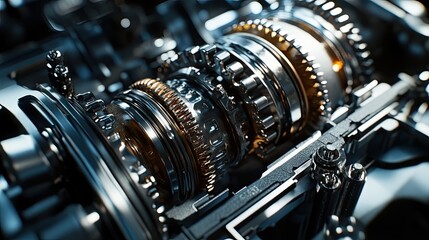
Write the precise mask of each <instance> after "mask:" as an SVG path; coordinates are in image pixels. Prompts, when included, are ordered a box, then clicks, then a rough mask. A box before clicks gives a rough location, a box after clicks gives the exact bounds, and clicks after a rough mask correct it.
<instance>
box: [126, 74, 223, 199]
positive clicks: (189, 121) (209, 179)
mask: <svg viewBox="0 0 429 240" xmlns="http://www.w3.org/2000/svg"><path fill="white" fill-rule="evenodd" d="M131 88H134V89H138V90H140V91H143V92H146V93H147V94H149V95H150V96H152V97H154V98H155V99H156V100H158V101H159V102H160V103H161V104H162V105H163V107H164V108H166V109H167V110H168V111H169V112H170V113H171V114H172V116H173V118H174V119H175V121H176V123H177V124H178V125H179V127H180V129H181V130H182V131H183V133H184V134H185V136H186V139H187V140H188V142H189V143H190V144H191V146H192V149H193V153H194V157H195V159H196V163H197V167H198V169H199V170H200V171H199V174H200V181H202V183H203V185H204V186H205V188H206V190H207V191H208V192H210V191H212V190H213V189H214V182H215V178H216V172H215V167H214V164H213V163H212V162H211V158H210V155H209V153H208V146H207V144H206V143H205V142H204V139H203V136H202V134H201V130H200V126H199V124H198V123H197V121H196V120H195V118H194V116H192V113H191V112H190V111H189V110H188V107H187V106H186V104H185V103H184V102H183V100H182V99H181V98H180V96H179V95H178V94H177V93H176V92H175V91H174V90H172V89H171V88H170V87H168V85H166V84H164V83H162V82H160V81H158V80H155V79H143V80H140V81H137V82H135V83H134V84H132V85H131Z"/></svg>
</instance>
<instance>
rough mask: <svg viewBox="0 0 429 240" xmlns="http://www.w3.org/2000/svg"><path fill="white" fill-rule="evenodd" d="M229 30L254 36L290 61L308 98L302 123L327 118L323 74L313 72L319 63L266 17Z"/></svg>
mask: <svg viewBox="0 0 429 240" xmlns="http://www.w3.org/2000/svg"><path fill="white" fill-rule="evenodd" d="M232 32H244V33H251V34H254V35H257V36H259V37H261V38H263V39H265V40H266V41H268V42H270V43H271V44H273V45H274V46H275V47H276V48H277V49H279V50H280V51H281V52H282V53H283V54H284V55H285V56H286V57H287V58H288V59H289V60H290V61H291V63H292V65H293V67H294V69H295V70H296V71H297V73H298V75H299V78H300V79H301V83H302V85H303V87H304V89H305V94H306V96H307V101H308V110H307V111H308V112H307V113H308V114H307V115H308V119H305V122H309V123H310V124H312V125H314V126H319V125H320V124H323V123H325V122H326V121H327V119H328V118H329V116H330V114H331V112H332V109H331V106H330V100H329V95H328V89H327V88H326V81H325V80H324V79H323V73H322V72H318V71H317V69H318V67H319V65H318V64H317V63H315V62H314V60H315V58H314V57H312V56H309V55H308V53H307V52H306V51H305V50H304V49H302V47H301V46H300V45H299V42H298V41H297V40H296V39H295V38H294V37H293V36H291V35H290V34H288V33H287V32H286V31H285V30H283V29H281V28H280V27H278V26H276V24H275V22H274V21H271V20H267V19H255V20H248V21H245V22H244V21H243V22H240V23H239V24H236V25H234V26H233V27H232ZM304 124H305V123H304Z"/></svg>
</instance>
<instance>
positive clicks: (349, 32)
mask: <svg viewBox="0 0 429 240" xmlns="http://www.w3.org/2000/svg"><path fill="white" fill-rule="evenodd" d="M295 5H296V6H298V7H304V8H308V9H311V10H313V12H314V13H315V14H317V15H319V16H321V17H323V18H324V19H326V20H327V21H328V22H330V23H331V24H332V25H333V26H334V28H335V29H337V30H339V31H340V32H342V33H343V34H344V35H345V38H346V40H347V41H348V43H349V44H350V46H351V47H352V49H353V51H354V52H355V56H356V58H357V60H358V62H359V66H360V68H361V69H360V72H358V73H357V76H363V77H360V79H358V80H359V81H360V82H349V83H348V85H349V89H351V88H353V87H354V86H355V85H361V84H365V83H366V82H367V81H368V80H369V78H370V77H371V75H372V74H373V72H374V70H373V66H372V65H373V61H372V59H371V58H370V52H369V51H368V49H367V45H366V44H365V43H363V42H362V36H361V35H360V33H359V29H358V28H356V27H355V26H354V24H353V23H351V22H350V17H349V15H347V14H344V13H343V10H342V8H341V7H337V6H336V4H335V2H334V1H329V0H295ZM349 91H350V90H349Z"/></svg>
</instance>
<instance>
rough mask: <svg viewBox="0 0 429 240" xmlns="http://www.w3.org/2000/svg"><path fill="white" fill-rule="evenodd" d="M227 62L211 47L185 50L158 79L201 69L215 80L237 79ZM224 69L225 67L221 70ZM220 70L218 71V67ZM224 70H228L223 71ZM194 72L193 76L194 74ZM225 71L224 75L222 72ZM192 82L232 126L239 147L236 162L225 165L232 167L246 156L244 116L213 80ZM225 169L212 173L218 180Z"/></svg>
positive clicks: (160, 71)
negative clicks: (198, 86) (222, 112)
mask: <svg viewBox="0 0 429 240" xmlns="http://www.w3.org/2000/svg"><path fill="white" fill-rule="evenodd" d="M225 58H228V56H227V52H225V51H220V50H219V49H218V48H217V47H216V46H215V45H204V46H201V47H198V46H195V47H190V48H188V49H187V50H186V51H185V52H184V53H179V54H178V55H175V56H173V57H172V58H170V59H167V61H165V62H164V64H163V66H162V67H161V68H160V69H159V73H160V75H161V76H160V77H162V78H166V76H168V75H170V74H171V73H173V72H177V71H178V70H180V69H185V68H192V71H190V72H189V73H188V74H190V75H193V74H198V73H197V72H198V71H200V70H201V69H204V70H205V71H206V70H208V71H209V72H215V73H216V74H217V75H218V76H222V77H223V78H224V80H226V81H229V78H231V77H234V76H235V77H236V76H238V75H239V71H240V70H239V69H237V68H231V67H228V66H230V65H232V64H230V65H226V62H225V61H224V60H225ZM225 65H226V66H225ZM221 66H222V67H221ZM226 69H228V70H226ZM194 70H195V71H197V72H195V71H194ZM227 71H228V74H226V72H227ZM192 81H195V82H196V83H197V84H199V85H201V86H202V87H203V88H204V89H205V90H206V91H207V92H208V94H209V95H210V96H211V97H212V98H213V99H215V100H216V102H217V104H219V105H221V106H222V110H223V111H224V114H225V115H226V116H228V120H229V122H230V123H231V124H232V127H233V130H234V131H235V132H236V133H237V134H235V136H236V137H237V138H238V139H237V140H236V141H235V142H236V143H237V144H240V146H239V152H240V154H239V156H238V158H237V159H235V160H232V159H229V160H230V161H231V162H230V163H229V164H231V165H236V164H237V163H238V160H239V159H241V158H243V156H244V155H245V154H246V153H247V150H248V146H249V138H250V137H249V132H248V125H249V123H248V122H247V120H246V116H244V115H243V114H242V112H243V110H242V109H241V106H240V105H239V104H237V103H236V102H235V101H234V97H233V96H230V95H229V94H228V92H227V90H226V89H225V88H224V87H223V86H222V84H220V83H219V82H217V79H216V77H214V78H198V77H192ZM224 170H225V169H218V168H217V169H216V171H217V174H216V175H217V177H220V176H222V172H223V171H224Z"/></svg>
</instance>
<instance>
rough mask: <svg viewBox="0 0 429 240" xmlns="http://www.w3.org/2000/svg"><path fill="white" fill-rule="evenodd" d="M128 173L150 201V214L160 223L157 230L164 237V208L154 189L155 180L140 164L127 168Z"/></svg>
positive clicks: (166, 229) (165, 222) (165, 227)
mask: <svg viewBox="0 0 429 240" xmlns="http://www.w3.org/2000/svg"><path fill="white" fill-rule="evenodd" d="M129 172H130V175H131V177H132V178H133V179H134V181H135V182H137V183H138V184H139V185H140V186H141V187H142V188H143V189H144V190H145V191H144V192H145V195H146V196H147V197H148V198H145V199H151V201H150V203H149V205H150V206H151V208H152V209H153V211H152V214H154V218H155V219H158V221H159V223H160V226H159V230H160V231H161V232H162V234H163V235H164V236H166V235H167V232H168V226H167V218H166V217H165V214H164V211H165V206H164V205H163V204H162V202H161V201H160V199H159V197H160V194H159V192H158V190H157V188H156V186H157V183H156V179H155V178H154V177H153V175H152V174H151V173H150V171H149V170H148V169H146V168H145V167H144V166H143V165H141V164H140V162H136V163H135V165H132V166H129Z"/></svg>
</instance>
